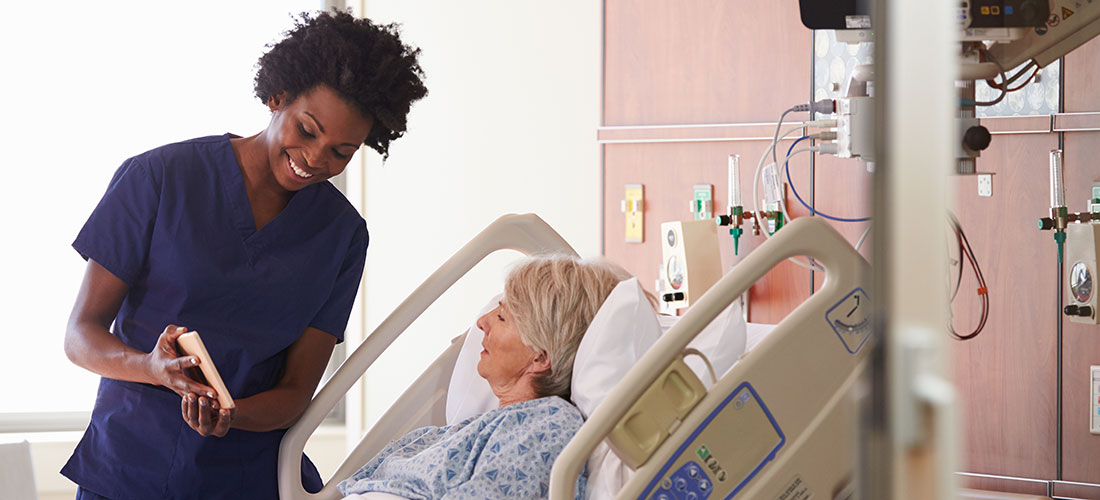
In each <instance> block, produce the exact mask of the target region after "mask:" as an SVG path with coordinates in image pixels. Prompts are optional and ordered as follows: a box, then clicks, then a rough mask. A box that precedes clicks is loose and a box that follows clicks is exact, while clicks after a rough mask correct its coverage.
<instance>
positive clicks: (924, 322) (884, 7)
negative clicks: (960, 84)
mask: <svg viewBox="0 0 1100 500" xmlns="http://www.w3.org/2000/svg"><path fill="white" fill-rule="evenodd" d="M955 4H957V2H952V1H951V0H927V1H923V2H913V1H912V0H875V3H874V12H873V15H874V19H873V23H872V26H873V28H874V31H875V43H876V47H875V75H876V81H875V89H874V90H875V103H876V109H875V118H876V130H878V131H880V133H878V134H877V136H876V144H875V147H876V152H875V158H876V159H878V160H879V161H878V163H876V167H875V176H874V180H873V183H874V184H873V185H874V193H873V195H872V202H873V211H874V217H875V231H874V240H873V241H874V245H875V246H874V280H873V283H874V291H873V292H872V293H873V295H872V301H873V302H874V303H875V306H876V308H875V324H876V338H877V341H878V342H877V346H876V349H875V350H874V351H873V355H874V358H873V360H872V363H871V376H872V380H871V399H872V401H871V409H870V412H871V413H870V416H871V419H870V421H869V424H870V426H871V429H870V431H869V433H868V434H867V436H866V438H867V441H868V453H870V455H869V456H867V457H866V458H865V462H864V463H865V464H866V466H867V467H868V468H867V469H865V470H864V473H865V479H864V484H865V485H866V488H867V489H866V490H865V491H864V494H863V495H861V497H862V498H872V499H876V500H879V499H914V500H922V499H934V498H944V499H946V498H954V495H955V493H954V489H955V480H954V472H955V470H956V463H957V460H956V456H955V454H956V452H955V449H956V446H957V443H956V441H957V440H956V439H955V432H956V428H957V424H956V423H955V422H954V392H953V389H952V386H951V385H950V383H948V382H947V380H948V379H949V378H950V377H949V375H948V374H949V373H950V363H949V362H948V358H949V354H950V352H949V350H948V346H947V345H946V344H947V334H946V331H945V327H944V325H946V320H947V297H946V292H945V289H944V287H943V277H944V275H945V274H946V272H947V266H946V260H947V255H946V253H947V251H946V248H947V246H946V241H945V231H944V230H943V224H944V213H945V210H946V206H947V200H948V189H947V176H948V175H949V173H950V172H952V171H953V170H954V154H953V149H952V147H951V144H952V139H951V132H950V131H951V130H953V128H954V127H953V125H952V124H953V123H954V119H955V115H956V107H957V93H956V89H955V86H954V80H955V79H956V77H957V74H958V66H957V55H956V53H957V51H958V49H957V47H956V44H957V42H956V38H957V34H956V29H957V28H956V27H955V25H954V24H953V22H952V21H953V19H952V13H951V11H952V7H954V6H956V5H955Z"/></svg>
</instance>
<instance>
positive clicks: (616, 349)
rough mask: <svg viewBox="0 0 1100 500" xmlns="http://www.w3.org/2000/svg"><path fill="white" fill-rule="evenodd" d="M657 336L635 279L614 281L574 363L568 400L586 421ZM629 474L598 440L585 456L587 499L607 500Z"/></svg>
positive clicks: (656, 326) (654, 314)
mask: <svg viewBox="0 0 1100 500" xmlns="http://www.w3.org/2000/svg"><path fill="white" fill-rule="evenodd" d="M660 336H661V326H660V324H659V323H658V322H657V312H656V311H654V310H653V306H652V305H650V303H649V300H647V299H646V296H645V293H644V292H643V291H642V287H641V285H639V284H638V280H637V279H635V278H631V279H629V280H626V281H623V282H622V283H619V284H618V285H617V286H616V287H615V289H614V290H612V291H611V295H608V296H607V300H605V301H604V303H603V305H602V306H600V310H599V311H597V312H596V316H595V317H594V318H592V324H590V325H588V331H587V332H585V334H584V338H583V339H581V345H580V347H578V348H577V358H576V359H575V360H574V361H573V387H572V390H573V394H572V397H573V402H574V403H575V404H576V405H577V408H580V410H581V413H583V414H584V416H585V418H588V417H589V416H590V415H592V413H593V412H594V411H596V408H597V407H599V406H600V403H602V402H603V400H604V398H606V397H607V394H608V393H610V392H611V390H612V389H614V388H615V385H616V384H618V383H619V381H620V380H622V379H623V377H624V376H625V375H626V372H628V371H630V368H631V367H633V366H634V365H635V364H636V363H637V362H638V359H640V358H641V357H642V355H643V354H645V353H646V351H648V350H649V348H650V347H652V346H653V344H654V343H655V342H657V339H658V338H659V337H660ZM633 475H634V471H633V470H631V469H630V468H629V467H627V466H626V464H624V463H623V461H622V459H620V458H619V456H618V455H616V454H615V452H613V451H611V448H610V447H609V446H608V445H607V440H606V439H605V440H603V441H601V442H600V444H598V445H597V446H596V449H595V450H593V451H592V455H591V456H589V458H588V500H604V499H608V500H610V499H612V498H614V497H615V495H617V494H618V493H619V491H620V490H622V489H623V485H625V484H626V482H627V481H628V480H630V478H631V476H633Z"/></svg>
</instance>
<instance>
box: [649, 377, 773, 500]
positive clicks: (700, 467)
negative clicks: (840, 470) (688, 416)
mask: <svg viewBox="0 0 1100 500" xmlns="http://www.w3.org/2000/svg"><path fill="white" fill-rule="evenodd" d="M785 443H786V437H785V436H784V434H783V431H782V430H781V429H780V428H779V424H778V423H777V422H776V420H775V418H774V417H773V416H772V414H771V411H770V410H769V409H768V407H767V406H765V405H764V401H763V400H762V399H761V398H760V396H759V394H757V393H756V390H755V389H754V388H753V387H752V385H751V384H749V383H748V382H742V383H741V384H740V385H738V386H737V388H736V389H734V390H733V392H732V393H730V394H729V395H728V396H727V397H726V398H725V399H724V400H723V401H722V402H721V403H720V404H719V405H718V406H717V407H716V408H714V410H713V411H711V412H710V414H709V415H708V416H707V418H706V419H705V420H703V422H702V424H700V425H699V426H698V427H697V428H696V429H695V431H694V432H692V433H691V435H690V436H688V438H687V439H686V440H685V441H684V442H683V444H681V445H680V446H679V447H678V449H677V452H676V453H675V454H674V455H673V456H672V457H671V458H670V459H669V460H668V462H666V463H665V465H664V466H663V467H662V468H661V471H660V473H658V474H657V475H656V478H654V480H653V481H652V482H650V483H649V485H648V486H647V487H646V489H645V490H644V491H643V492H642V494H641V496H639V497H638V498H639V500H689V499H690V500H705V499H707V498H708V497H714V498H720V499H729V498H736V497H737V494H738V493H740V492H741V491H742V490H744V488H745V486H747V485H748V484H749V482H751V481H752V480H753V479H754V478H755V477H756V476H757V475H758V474H759V473H760V472H761V470H763V468H764V467H765V466H766V465H767V464H768V463H769V462H771V461H773V460H775V457H776V454H777V453H778V452H779V450H780V449H782V448H783V445H784V444H785Z"/></svg>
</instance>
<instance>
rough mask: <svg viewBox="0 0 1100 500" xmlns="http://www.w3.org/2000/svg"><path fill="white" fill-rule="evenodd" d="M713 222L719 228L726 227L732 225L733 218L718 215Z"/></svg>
mask: <svg viewBox="0 0 1100 500" xmlns="http://www.w3.org/2000/svg"><path fill="white" fill-rule="evenodd" d="M714 222H716V223H718V225H719V226H728V225H730V224H732V223H733V217H730V216H728V215H719V216H718V217H715V218H714Z"/></svg>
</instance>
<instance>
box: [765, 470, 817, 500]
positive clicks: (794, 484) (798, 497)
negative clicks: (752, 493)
mask: <svg viewBox="0 0 1100 500" xmlns="http://www.w3.org/2000/svg"><path fill="white" fill-rule="evenodd" d="M813 496H814V493H813V492H812V491H810V487H809V486H808V485H806V482H805V481H803V480H802V476H800V475H797V474H796V475H795V476H794V479H792V480H791V482H790V483H789V484H787V486H786V487H785V488H783V491H782V492H780V493H779V495H778V496H776V497H775V500H810V499H811V498H813Z"/></svg>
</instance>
